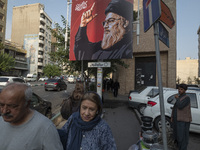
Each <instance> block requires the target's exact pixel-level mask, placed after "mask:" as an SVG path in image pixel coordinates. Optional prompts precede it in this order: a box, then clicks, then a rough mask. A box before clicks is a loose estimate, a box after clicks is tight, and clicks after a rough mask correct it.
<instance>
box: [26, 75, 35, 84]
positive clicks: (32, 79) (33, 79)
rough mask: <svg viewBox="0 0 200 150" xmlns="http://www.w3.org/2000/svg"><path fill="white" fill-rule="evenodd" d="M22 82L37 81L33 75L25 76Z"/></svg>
mask: <svg viewBox="0 0 200 150" xmlns="http://www.w3.org/2000/svg"><path fill="white" fill-rule="evenodd" d="M24 80H25V81H26V82H35V81H37V75H35V74H27V76H26V77H24Z"/></svg>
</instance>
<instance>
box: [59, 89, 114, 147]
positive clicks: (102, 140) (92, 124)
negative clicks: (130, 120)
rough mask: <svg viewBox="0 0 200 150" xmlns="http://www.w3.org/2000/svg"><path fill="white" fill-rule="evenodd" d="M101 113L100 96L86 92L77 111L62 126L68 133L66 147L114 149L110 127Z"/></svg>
mask: <svg viewBox="0 0 200 150" xmlns="http://www.w3.org/2000/svg"><path fill="white" fill-rule="evenodd" d="M101 114H102V102H101V98H100V96H99V95H98V94H97V93H96V92H86V93H85V94H84V96H83V98H82V99H81V102H80V107H79V111H78V112H75V113H73V114H72V115H71V116H70V117H69V119H68V121H67V122H66V124H65V125H64V126H63V127H62V130H64V131H65V132H66V133H67V135H68V138H67V140H66V149H69V150H78V149H84V150H87V149H91V150H102V149H103V150H116V149H117V148H116V144H115V141H114V138H113V135H112V132H111V129H110V127H109V126H108V124H107V123H106V122H105V121H104V120H103V119H102V118H101V117H100V116H101Z"/></svg>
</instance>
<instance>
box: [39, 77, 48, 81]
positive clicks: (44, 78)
mask: <svg viewBox="0 0 200 150" xmlns="http://www.w3.org/2000/svg"><path fill="white" fill-rule="evenodd" d="M48 79H49V78H48V77H41V78H39V80H38V81H47V80H48Z"/></svg>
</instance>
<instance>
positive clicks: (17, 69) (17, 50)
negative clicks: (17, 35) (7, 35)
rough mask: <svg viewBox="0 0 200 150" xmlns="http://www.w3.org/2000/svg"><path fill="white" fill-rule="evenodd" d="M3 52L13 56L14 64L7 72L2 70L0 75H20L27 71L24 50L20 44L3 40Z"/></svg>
mask: <svg viewBox="0 0 200 150" xmlns="http://www.w3.org/2000/svg"><path fill="white" fill-rule="evenodd" d="M3 52H4V53H6V54H9V56H11V57H13V58H14V60H15V65H14V67H13V68H12V69H11V70H10V71H9V72H2V75H8V76H18V77H20V76H25V75H26V74H27V73H28V63H27V58H26V50H25V49H23V48H22V46H20V45H17V44H15V43H12V42H10V41H7V40H5V42H4V51H3Z"/></svg>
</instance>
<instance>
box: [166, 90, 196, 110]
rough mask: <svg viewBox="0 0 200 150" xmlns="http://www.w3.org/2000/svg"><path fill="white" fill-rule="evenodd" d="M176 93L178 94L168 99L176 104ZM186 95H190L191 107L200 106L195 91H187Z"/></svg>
mask: <svg viewBox="0 0 200 150" xmlns="http://www.w3.org/2000/svg"><path fill="white" fill-rule="evenodd" d="M175 95H176V94H174V95H172V96H170V97H169V98H168V99H167V102H168V103H170V104H173V105H174V104H175V102H176V98H175ZM186 95H188V96H189V97H190V103H191V107H192V108H198V104H197V97H196V94H195V93H186Z"/></svg>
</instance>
